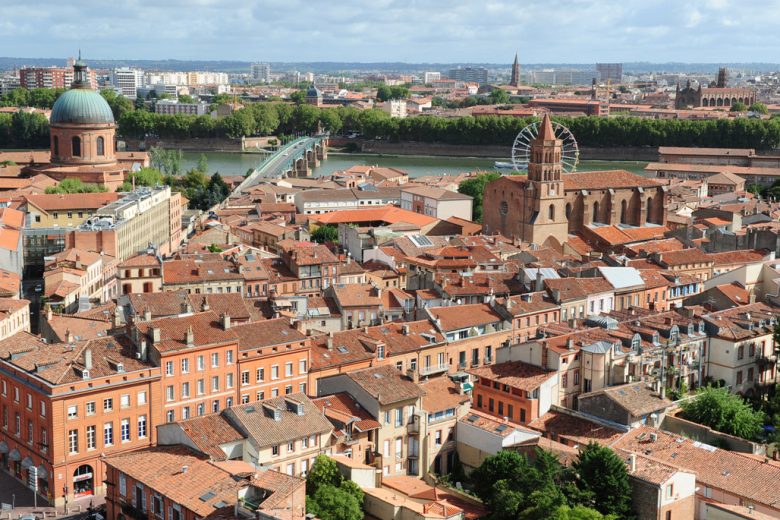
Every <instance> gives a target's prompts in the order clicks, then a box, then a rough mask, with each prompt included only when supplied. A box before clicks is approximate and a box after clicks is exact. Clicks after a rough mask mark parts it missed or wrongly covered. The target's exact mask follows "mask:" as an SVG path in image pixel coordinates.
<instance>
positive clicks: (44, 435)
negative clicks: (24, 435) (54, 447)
mask: <svg viewBox="0 0 780 520" xmlns="http://www.w3.org/2000/svg"><path fill="white" fill-rule="evenodd" d="M48 447H49V436H48V435H47V433H46V428H41V451H43V452H46V449H47V448H48Z"/></svg>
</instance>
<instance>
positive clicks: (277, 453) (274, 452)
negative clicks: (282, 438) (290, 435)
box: [271, 444, 279, 457]
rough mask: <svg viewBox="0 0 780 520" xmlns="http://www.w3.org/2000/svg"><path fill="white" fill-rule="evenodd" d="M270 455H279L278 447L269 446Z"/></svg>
mask: <svg viewBox="0 0 780 520" xmlns="http://www.w3.org/2000/svg"><path fill="white" fill-rule="evenodd" d="M271 455H273V456H275V457H276V456H278V455H279V445H278V444H276V445H274V446H271Z"/></svg>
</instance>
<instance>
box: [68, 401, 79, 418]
mask: <svg viewBox="0 0 780 520" xmlns="http://www.w3.org/2000/svg"><path fill="white" fill-rule="evenodd" d="M78 416H79V408H78V406H76V405H75V404H74V405H71V406H68V419H75V418H76V417H78Z"/></svg>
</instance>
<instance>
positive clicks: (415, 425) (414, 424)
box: [406, 419, 420, 435]
mask: <svg viewBox="0 0 780 520" xmlns="http://www.w3.org/2000/svg"><path fill="white" fill-rule="evenodd" d="M406 433H408V434H409V435H420V420H419V419H417V420H416V421H410V422H409V423H407V425H406Z"/></svg>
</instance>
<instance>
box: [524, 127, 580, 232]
mask: <svg viewBox="0 0 780 520" xmlns="http://www.w3.org/2000/svg"><path fill="white" fill-rule="evenodd" d="M562 155H563V141H561V140H560V139H558V138H557V137H556V136H555V130H554V129H553V125H552V121H551V120H550V115H549V114H545V116H544V119H542V123H541V125H540V127H539V134H538V135H537V136H536V138H535V139H534V140H533V141H532V142H531V154H530V160H529V161H528V184H529V185H530V188H531V190H532V205H533V216H532V219H531V222H530V223H529V225H530V226H531V233H530V237H531V240H530V242H533V243H535V244H540V245H541V244H544V243H545V242H546V241H547V239H548V238H550V237H553V238H555V240H556V241H557V242H558V244H559V245H560V244H563V243H564V242H565V241H566V239H567V236H568V227H569V223H568V218H567V216H566V200H565V194H564V191H563V178H562V175H563V165H562V163H561V159H562ZM526 236H528V234H526Z"/></svg>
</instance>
